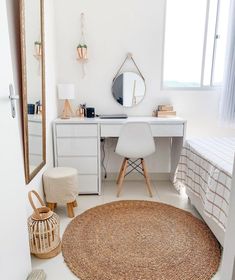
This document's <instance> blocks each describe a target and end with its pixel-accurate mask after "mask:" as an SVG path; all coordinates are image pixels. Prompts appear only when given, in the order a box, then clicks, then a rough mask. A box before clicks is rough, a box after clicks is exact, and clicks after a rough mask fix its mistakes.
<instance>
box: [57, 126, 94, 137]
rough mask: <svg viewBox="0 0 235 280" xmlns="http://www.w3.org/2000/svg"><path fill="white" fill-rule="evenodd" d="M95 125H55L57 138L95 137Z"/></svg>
mask: <svg viewBox="0 0 235 280" xmlns="http://www.w3.org/2000/svg"><path fill="white" fill-rule="evenodd" d="M97 135H98V129H97V125H96V124H57V125H56V136H57V137H97Z"/></svg>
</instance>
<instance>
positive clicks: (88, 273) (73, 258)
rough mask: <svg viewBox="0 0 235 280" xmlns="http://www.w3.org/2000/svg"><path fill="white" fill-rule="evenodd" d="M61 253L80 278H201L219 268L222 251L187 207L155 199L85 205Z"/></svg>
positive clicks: (148, 279) (71, 224)
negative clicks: (179, 206) (85, 207)
mask: <svg viewBox="0 0 235 280" xmlns="http://www.w3.org/2000/svg"><path fill="white" fill-rule="evenodd" d="M62 253H63V257H64V260H65V262H66V264H67V265H68V267H69V268H70V269H71V271H72V272H73V273H74V274H75V275H76V276H77V277H78V278H79V279H92V280H100V279H112V280H118V279H125V280H133V279H145V280H151V279H171V280H179V279H198V280H199V279H200V280H202V279H203V280H206V279H207V280H209V279H211V278H212V276H213V275H214V274H215V273H216V272H217V270H218V267H219V263H220V258H221V252H220V246H219V244H218V242H217V240H216V238H215V237H214V236H213V234H212V232H211V231H210V229H209V228H208V227H207V226H206V225H205V224H204V223H203V222H202V221H201V220H199V219H197V218H196V217H194V216H193V215H192V214H191V213H188V212H187V211H184V210H181V209H179V208H176V207H173V206H170V205H167V204H163V203H159V202H153V201H117V202H112V203H108V204H104V205H100V206H97V207H95V208H92V209H89V210H88V211H86V212H84V213H83V214H81V215H79V216H77V217H76V218H75V219H74V220H73V221H72V222H71V223H70V224H69V225H68V227H67V228H66V230H65V233H64V235H63V238H62Z"/></svg>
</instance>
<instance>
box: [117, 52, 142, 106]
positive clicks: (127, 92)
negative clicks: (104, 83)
mask: <svg viewBox="0 0 235 280" xmlns="http://www.w3.org/2000/svg"><path fill="white" fill-rule="evenodd" d="M128 60H130V61H131V62H133V64H134V66H135V68H136V70H137V73H136V72H122V68H123V66H124V65H125V63H126V62H127V61H128ZM145 91H146V86H145V79H144V76H143V75H142V73H141V72H140V69H139V68H138V66H137V64H136V62H135V60H134V58H133V56H132V54H131V53H128V54H127V56H126V58H125V60H124V62H123V63H122V65H121V67H120V68H119V70H118V72H117V74H116V76H115V77H114V79H113V84H112V94H113V97H114V99H115V100H116V101H117V102H118V103H119V104H120V105H122V106H124V107H129V108H130V107H134V106H136V105H137V104H139V103H140V102H141V101H142V100H143V99H144V96H145Z"/></svg>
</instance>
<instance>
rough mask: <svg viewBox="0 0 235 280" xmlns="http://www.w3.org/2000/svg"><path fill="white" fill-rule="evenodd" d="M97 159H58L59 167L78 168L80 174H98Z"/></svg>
mask: <svg viewBox="0 0 235 280" xmlns="http://www.w3.org/2000/svg"><path fill="white" fill-rule="evenodd" d="M97 165H98V162H97V157H58V166H68V167H76V168H77V170H78V174H96V175H98V174H97V171H98V166H97Z"/></svg>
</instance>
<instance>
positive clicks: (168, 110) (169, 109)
mask: <svg viewBox="0 0 235 280" xmlns="http://www.w3.org/2000/svg"><path fill="white" fill-rule="evenodd" d="M155 113H156V117H174V116H176V111H174V109H173V106H172V105H159V106H158V109H157V110H156V111H155Z"/></svg>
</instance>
